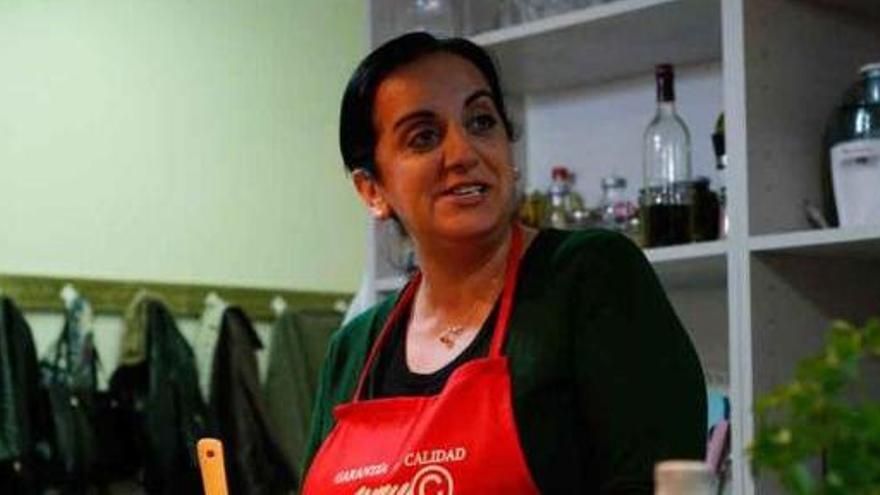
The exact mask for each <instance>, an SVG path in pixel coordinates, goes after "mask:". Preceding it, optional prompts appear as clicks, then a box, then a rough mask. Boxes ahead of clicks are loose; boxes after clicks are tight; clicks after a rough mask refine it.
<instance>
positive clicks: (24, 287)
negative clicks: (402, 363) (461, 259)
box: [0, 274, 352, 320]
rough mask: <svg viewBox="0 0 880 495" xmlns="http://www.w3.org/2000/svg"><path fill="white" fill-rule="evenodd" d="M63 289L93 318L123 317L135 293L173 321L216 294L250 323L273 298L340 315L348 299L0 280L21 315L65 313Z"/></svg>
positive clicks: (198, 310) (267, 313) (267, 312)
mask: <svg viewBox="0 0 880 495" xmlns="http://www.w3.org/2000/svg"><path fill="white" fill-rule="evenodd" d="M67 285H72V286H73V287H76V290H77V291H78V292H79V293H80V294H82V295H83V297H85V298H86V299H88V300H89V302H90V303H91V305H92V308H93V309H94V311H95V313H103V314H108V313H109V314H122V313H124V312H125V309H126V308H127V307H128V305H129V303H131V300H132V298H134V296H135V294H136V293H137V292H138V291H139V290H148V291H150V292H153V293H155V294H158V295H160V296H162V298H163V299H164V300H165V302H166V303H167V304H168V306H169V308H170V309H171V311H172V312H173V313H174V314H175V316H177V317H198V316H200V315H201V314H202V311H203V310H204V307H205V297H206V296H207V295H209V294H211V293H214V294H216V295H217V296H219V297H221V298H222V299H223V300H225V301H228V302H229V303H230V304H233V305H236V306H240V307H241V308H242V309H244V311H245V312H246V313H247V314H248V316H250V317H251V318H252V319H254V320H274V319H275V313H274V312H273V309H272V308H273V304H272V301H273V300H275V299H276V298H279V299H281V300H283V301H284V302H285V304H286V306H287V307H288V308H290V309H292V310H302V309H326V310H335V311H338V310H339V309H340V308H341V307H344V306H345V305H346V304H347V302H348V301H349V300H350V299H351V297H352V295H351V294H346V293H342V292H312V291H296V290H286V289H264V288H247V287H230V286H216V285H200V284H172V283H156V282H138V281H131V280H99V279H88V278H60V277H42V276H28V275H2V274H0V291H2V292H0V293H2V294H4V295H6V296H8V297H10V298H12V299H14V300H15V302H16V304H17V305H18V306H19V307H20V308H21V309H23V310H25V311H53V312H55V311H63V310H64V303H63V302H62V300H61V299H60V298H59V297H58V294H59V293H60V292H61V291H62V289H63V288H64V287H65V286H67Z"/></svg>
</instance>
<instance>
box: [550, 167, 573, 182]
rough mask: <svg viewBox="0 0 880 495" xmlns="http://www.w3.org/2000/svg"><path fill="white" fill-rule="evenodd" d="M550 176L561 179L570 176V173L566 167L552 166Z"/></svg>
mask: <svg viewBox="0 0 880 495" xmlns="http://www.w3.org/2000/svg"><path fill="white" fill-rule="evenodd" d="M550 176H551V177H553V178H554V179H563V180H566V179H568V178H569V176H571V173H570V172H569V171H568V167H563V166H557V167H553V170H552V171H551V172H550Z"/></svg>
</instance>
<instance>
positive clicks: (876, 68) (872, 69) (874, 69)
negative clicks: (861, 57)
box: [859, 62, 880, 75]
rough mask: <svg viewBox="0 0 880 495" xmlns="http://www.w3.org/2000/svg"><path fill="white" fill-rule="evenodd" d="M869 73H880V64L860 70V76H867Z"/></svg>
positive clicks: (870, 65) (864, 66)
mask: <svg viewBox="0 0 880 495" xmlns="http://www.w3.org/2000/svg"><path fill="white" fill-rule="evenodd" d="M869 72H880V62H874V63H871V64H866V65H863V66H862V67H861V68H860V69H859V74H863V75H864V74H867V73H869Z"/></svg>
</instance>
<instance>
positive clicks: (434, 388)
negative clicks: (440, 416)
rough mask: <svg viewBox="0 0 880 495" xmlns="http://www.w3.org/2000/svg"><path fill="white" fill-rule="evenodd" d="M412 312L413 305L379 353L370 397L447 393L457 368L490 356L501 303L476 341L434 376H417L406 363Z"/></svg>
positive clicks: (484, 325) (403, 314)
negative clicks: (450, 380)
mask: <svg viewBox="0 0 880 495" xmlns="http://www.w3.org/2000/svg"><path fill="white" fill-rule="evenodd" d="M411 312H412V305H410V307H409V308H407V310H406V311H404V312H402V313H401V315H400V318H399V319H398V320H397V322H395V324H394V326H393V327H392V328H391V335H389V336H388V337H389V338H388V341H387V342H386V343H385V347H384V348H382V349H381V350H380V351H379V358H378V363H377V364H376V371H375V373H374V374H373V377H374V378H371V379H374V380H375V382H373V383H372V384H371V385H372V386H371V387H369V390H370V392H369V394H370V398H374V399H375V398H379V397H400V396H427V395H437V394H439V393H440V391H441V390H443V386H444V385H445V384H446V381H447V380H449V376H450V375H451V374H452V372H453V371H455V370H456V368H458V367H459V366H461V365H462V364H464V363H466V362H468V361H470V360H473V359H476V358H479V357H485V356H487V355H488V354H489V345H490V344H491V342H492V334H493V331H494V329H495V328H494V327H495V320H496V319H497V318H496V316H497V312H498V302H497V301H496V302H495V306H494V307H493V308H492V311H491V312H490V313H489V316H488V317H487V318H486V321H485V322H483V326H482V327H480V330H479V333H478V334H477V335H476V337H474V340H472V341H471V343H470V344H468V346H467V347H466V348H465V349H464V350H463V351H461V354H459V355H458V356H456V357H455V359H453V360H452V361H450V362H449V363H448V364H447V365H446V366H444V367H442V368H440V369H439V370H437V371H435V372H433V373H427V374H425V373H416V372H414V371H412V370H410V369H409V366H407V364H406V345H405V342H406V326H407V322H408V321H409V319H410V313H411Z"/></svg>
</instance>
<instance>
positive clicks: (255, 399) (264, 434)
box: [210, 307, 296, 495]
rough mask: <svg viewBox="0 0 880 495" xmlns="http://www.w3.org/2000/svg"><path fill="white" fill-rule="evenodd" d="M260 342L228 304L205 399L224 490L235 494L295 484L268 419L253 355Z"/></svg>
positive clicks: (266, 492) (261, 493)
mask: <svg viewBox="0 0 880 495" xmlns="http://www.w3.org/2000/svg"><path fill="white" fill-rule="evenodd" d="M261 347H262V345H261V343H260V339H259V337H258V336H257V333H256V331H255V330H254V328H253V325H251V322H250V321H249V320H248V318H247V316H246V315H245V314H244V312H243V311H242V310H241V309H240V308H236V307H230V308H229V309H227V310H226V312H225V313H224V314H223V322H222V323H221V326H220V338H219V340H218V342H217V350H216V351H215V353H214V365H213V372H212V379H211V394H210V396H211V399H210V403H211V411H212V413H213V415H214V417H215V418H216V419H217V426H218V429H219V432H220V438H221V439H222V440H223V444H224V451H225V453H226V454H225V459H226V470H227V481H228V483H229V492H230V493H234V494H236V495H250V494H254V495H270V494H282V493H290V492H291V491H293V490H294V489H295V487H296V479H295V472H294V471H292V470H291V469H290V468H289V467H288V465H287V464H286V463H285V462H284V456H283V455H282V453H281V449H280V448H279V446H278V442H277V437H276V436H275V434H274V432H273V431H272V428H271V427H270V425H269V423H268V421H267V417H266V407H265V404H264V402H263V398H262V394H261V389H260V379H259V371H258V368H257V356H256V351H257V350H258V349H260V348H261Z"/></svg>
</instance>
